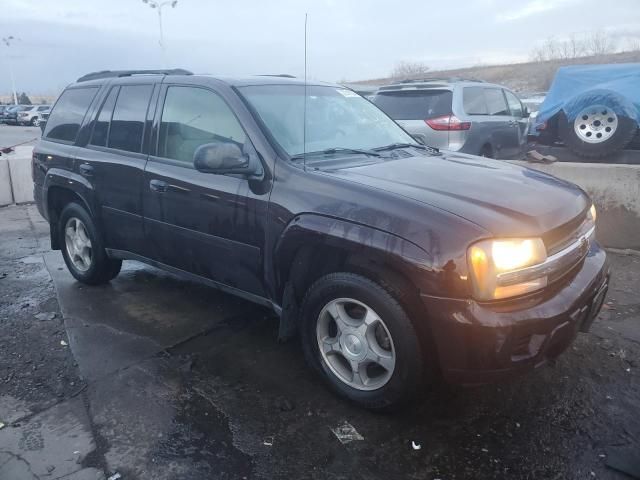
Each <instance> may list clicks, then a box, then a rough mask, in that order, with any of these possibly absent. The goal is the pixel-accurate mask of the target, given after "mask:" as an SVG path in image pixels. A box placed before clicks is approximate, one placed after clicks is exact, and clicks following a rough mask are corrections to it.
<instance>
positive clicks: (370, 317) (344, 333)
mask: <svg viewBox="0 0 640 480" xmlns="http://www.w3.org/2000/svg"><path fill="white" fill-rule="evenodd" d="M316 337H317V341H318V347H319V349H320V354H321V355H322V358H323V360H324V361H325V363H326V364H327V366H328V367H329V369H330V370H331V371H332V372H333V373H334V374H335V376H336V377H338V379H340V380H341V381H342V382H343V383H345V384H347V385H349V386H350V387H352V388H355V389H357V390H365V391H369V390H376V389H378V388H381V387H383V386H384V385H385V384H386V383H387V382H388V381H389V379H390V378H391V376H392V375H393V371H394V369H395V365H396V353H395V348H394V345H393V339H392V338H391V334H390V333H389V329H388V328H387V326H386V325H385V323H384V321H383V320H382V319H381V318H380V316H379V315H378V314H377V313H376V312H375V311H374V310H373V309H372V308H371V307H369V306H368V305H366V304H364V303H362V302H360V301H358V300H355V299H353V298H338V299H335V300H332V301H330V302H329V303H327V304H326V305H325V306H324V308H323V309H322V311H321V312H320V315H319V316H318V321H317V324H316Z"/></svg>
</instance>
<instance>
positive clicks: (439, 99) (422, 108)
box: [373, 90, 453, 120]
mask: <svg viewBox="0 0 640 480" xmlns="http://www.w3.org/2000/svg"><path fill="white" fill-rule="evenodd" d="M452 99H453V94H452V92H451V91H450V90H413V91H406V90H405V91H397V92H379V93H377V94H376V95H375V97H374V98H373V103H375V104H376V105H377V106H378V107H379V108H380V109H381V110H382V111H383V112H385V113H386V114H387V115H389V116H390V117H391V118H393V119H394V120H427V119H429V118H434V117H440V116H442V115H449V114H451V102H452Z"/></svg>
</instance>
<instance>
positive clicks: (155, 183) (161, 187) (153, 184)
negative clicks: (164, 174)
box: [149, 179, 169, 193]
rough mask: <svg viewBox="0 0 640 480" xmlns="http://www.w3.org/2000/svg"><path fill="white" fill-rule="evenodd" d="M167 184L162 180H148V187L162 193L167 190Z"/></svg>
mask: <svg viewBox="0 0 640 480" xmlns="http://www.w3.org/2000/svg"><path fill="white" fill-rule="evenodd" d="M168 187H169V184H168V183H167V182H163V181H162V180H155V179H154V180H151V181H150V182H149V188H150V189H151V190H152V191H154V192H158V193H164V192H166V191H167V188H168Z"/></svg>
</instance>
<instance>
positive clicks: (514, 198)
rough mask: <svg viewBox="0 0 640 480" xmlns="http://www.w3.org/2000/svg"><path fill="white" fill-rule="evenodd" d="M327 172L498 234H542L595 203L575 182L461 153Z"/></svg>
mask: <svg viewBox="0 0 640 480" xmlns="http://www.w3.org/2000/svg"><path fill="white" fill-rule="evenodd" d="M324 173H326V174H329V175H332V176H335V177H339V178H342V179H344V180H348V181H352V182H357V183H359V184H364V185H367V186H369V187H372V188H376V189H380V190H384V191H386V192H389V193H392V194H396V195H401V196H403V197H407V198H410V199H413V200H415V201H417V202H421V203H424V204H428V205H430V206H432V207H436V208H439V209H442V210H445V211H447V212H449V213H452V214H454V215H457V216H459V217H462V218H464V219H466V220H468V221H470V222H473V223H475V224H476V225H479V226H480V227H482V228H484V229H485V230H487V231H488V232H490V233H491V234H492V235H494V236H496V237H497V236H506V237H514V236H542V235H543V234H545V233H547V232H549V231H550V230H553V229H555V228H557V227H559V226H561V225H564V224H565V223H567V222H569V221H571V220H573V219H575V218H576V217H577V216H578V215H581V214H584V212H585V211H586V210H587V209H588V208H589V207H590V206H591V202H590V200H589V198H588V196H587V195H586V194H585V193H584V192H583V191H582V190H581V189H580V188H579V187H577V186H576V185H574V184H572V183H569V182H566V181H564V180H560V179H558V178H556V177H553V176H551V175H547V174H545V173H542V172H539V171H536V170H531V169H528V168H523V167H519V166H516V165H513V164H510V163H507V162H502V161H496V160H489V159H486V158H480V157H474V156H472V155H465V154H460V153H451V152H443V154H442V155H441V156H427V155H418V156H411V157H407V158H399V159H394V160H389V161H384V162H380V163H374V164H368V165H362V166H355V167H350V168H341V169H335V168H334V169H331V170H324Z"/></svg>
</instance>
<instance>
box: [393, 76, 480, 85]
mask: <svg viewBox="0 0 640 480" xmlns="http://www.w3.org/2000/svg"><path fill="white" fill-rule="evenodd" d="M430 82H445V83H453V82H480V83H485V82H484V80H480V79H478V78H464V77H440V78H438V77H433V78H414V79H410V80H400V81H399V82H396V85H397V84H401V83H430Z"/></svg>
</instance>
